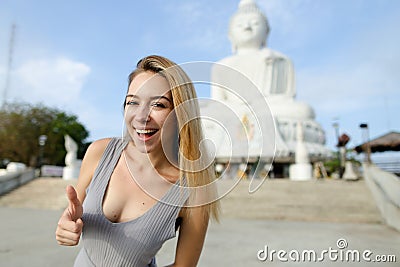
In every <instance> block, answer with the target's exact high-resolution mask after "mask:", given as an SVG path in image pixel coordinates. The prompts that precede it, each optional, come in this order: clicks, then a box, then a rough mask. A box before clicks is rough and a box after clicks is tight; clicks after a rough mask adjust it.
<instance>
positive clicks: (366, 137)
mask: <svg viewBox="0 0 400 267" xmlns="http://www.w3.org/2000/svg"><path fill="white" fill-rule="evenodd" d="M360 128H361V129H362V130H363V131H362V135H363V142H364V143H365V147H363V150H364V154H365V162H366V163H371V144H370V143H369V128H368V124H367V123H361V124H360Z"/></svg>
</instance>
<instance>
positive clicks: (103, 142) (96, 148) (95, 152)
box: [85, 138, 111, 159]
mask: <svg viewBox="0 0 400 267" xmlns="http://www.w3.org/2000/svg"><path fill="white" fill-rule="evenodd" d="M110 141H111V138H103V139H99V140H96V141H94V142H93V143H91V144H90V145H89V147H88V149H87V151H86V155H85V156H89V157H94V158H98V159H100V157H101V156H102V155H103V153H104V151H105V150H106V147H107V145H108V143H110Z"/></svg>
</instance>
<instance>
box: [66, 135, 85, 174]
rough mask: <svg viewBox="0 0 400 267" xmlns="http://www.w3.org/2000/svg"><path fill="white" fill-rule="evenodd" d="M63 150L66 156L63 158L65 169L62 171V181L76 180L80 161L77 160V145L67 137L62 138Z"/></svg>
mask: <svg viewBox="0 0 400 267" xmlns="http://www.w3.org/2000/svg"><path fill="white" fill-rule="evenodd" d="M64 139H65V149H66V150H67V155H66V156H65V165H66V166H65V167H64V169H63V179H65V180H70V179H78V176H79V171H80V168H81V163H82V161H81V160H78V159H77V154H78V145H77V143H76V142H75V141H74V139H72V138H71V136H69V135H65V136H64Z"/></svg>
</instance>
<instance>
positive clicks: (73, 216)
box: [56, 186, 83, 246]
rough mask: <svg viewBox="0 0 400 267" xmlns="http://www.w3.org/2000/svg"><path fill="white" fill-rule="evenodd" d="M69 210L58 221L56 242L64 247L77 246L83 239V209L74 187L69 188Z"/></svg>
mask: <svg viewBox="0 0 400 267" xmlns="http://www.w3.org/2000/svg"><path fill="white" fill-rule="evenodd" d="M66 192H67V197H68V201H69V204H68V208H66V209H65V211H64V213H63V214H62V215H61V218H60V220H59V221H58V225H57V230H56V240H57V242H58V244H60V245H63V246H75V245H77V244H78V243H79V239H80V237H81V233H82V228H83V221H82V219H81V217H82V214H83V207H82V204H81V202H80V201H79V199H78V196H77V193H76V191H75V188H74V187H73V186H67V189H66Z"/></svg>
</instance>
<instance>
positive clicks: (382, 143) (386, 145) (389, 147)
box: [354, 131, 400, 153]
mask: <svg viewBox="0 0 400 267" xmlns="http://www.w3.org/2000/svg"><path fill="white" fill-rule="evenodd" d="M368 144H369V146H370V147H371V152H372V153H373V152H385V151H400V133H399V132H394V131H392V132H389V133H387V134H385V135H382V136H379V137H377V138H375V139H372V140H370V141H369V142H366V143H363V144H361V145H358V146H356V147H355V148H354V150H355V151H357V153H361V152H363V151H365V150H366V148H367V145H368Z"/></svg>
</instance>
